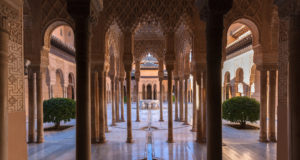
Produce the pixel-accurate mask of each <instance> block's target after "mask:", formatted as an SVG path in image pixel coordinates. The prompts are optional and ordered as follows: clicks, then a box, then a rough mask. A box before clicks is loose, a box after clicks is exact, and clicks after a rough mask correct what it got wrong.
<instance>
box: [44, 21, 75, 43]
mask: <svg viewBox="0 0 300 160" xmlns="http://www.w3.org/2000/svg"><path fill="white" fill-rule="evenodd" d="M60 26H69V27H70V28H71V29H72V31H73V34H74V28H73V27H72V25H71V22H68V21H67V20H65V19H55V20H53V21H51V22H49V23H48V25H46V27H45V29H44V30H43V32H42V33H43V34H42V35H43V44H42V46H44V47H45V48H50V46H51V45H50V40H51V35H52V33H53V31H54V30H55V29H56V28H57V27H60Z"/></svg>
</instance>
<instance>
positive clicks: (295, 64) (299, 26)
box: [289, 10, 300, 160]
mask: <svg viewBox="0 0 300 160" xmlns="http://www.w3.org/2000/svg"><path fill="white" fill-rule="evenodd" d="M290 19H291V20H290V24H289V25H290V33H289V51H290V57H289V62H290V63H289V64H290V66H289V116H290V136H289V142H290V143H291V144H290V153H291V155H290V159H291V160H298V159H300V152H299V150H300V136H299V135H300V125H299V122H300V116H299V115H300V108H299V95H300V84H299V82H300V69H299V61H300V56H299V42H300V14H299V10H298V13H296V14H294V15H292V16H291V17H290Z"/></svg>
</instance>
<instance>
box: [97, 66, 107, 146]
mask: <svg viewBox="0 0 300 160" xmlns="http://www.w3.org/2000/svg"><path fill="white" fill-rule="evenodd" d="M104 78H105V76H104V72H103V71H99V72H98V87H97V89H98V95H99V101H98V102H99V106H98V107H99V116H98V117H99V143H105V142H106V140H105V113H104V112H105V107H104V101H105V98H104V92H105V91H104V86H105V83H104Z"/></svg>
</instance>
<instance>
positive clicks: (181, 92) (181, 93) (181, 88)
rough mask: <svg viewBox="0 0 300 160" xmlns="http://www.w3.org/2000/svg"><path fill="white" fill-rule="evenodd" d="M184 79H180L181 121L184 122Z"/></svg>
mask: <svg viewBox="0 0 300 160" xmlns="http://www.w3.org/2000/svg"><path fill="white" fill-rule="evenodd" d="M182 83H183V82H182V79H179V101H180V115H179V118H180V121H181V122H183V84H182Z"/></svg>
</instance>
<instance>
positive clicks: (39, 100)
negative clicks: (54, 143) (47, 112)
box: [36, 68, 45, 143]
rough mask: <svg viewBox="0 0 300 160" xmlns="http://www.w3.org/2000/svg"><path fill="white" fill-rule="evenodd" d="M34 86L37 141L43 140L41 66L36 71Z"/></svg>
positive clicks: (42, 77) (43, 77)
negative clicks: (35, 91) (35, 92)
mask: <svg viewBox="0 0 300 160" xmlns="http://www.w3.org/2000/svg"><path fill="white" fill-rule="evenodd" d="M36 78H37V79H36V88H37V95H36V98H37V143H42V142H44V126H43V124H44V116H43V114H44V113H43V82H44V81H45V74H44V71H43V69H42V68H41V69H40V71H39V72H37V73H36Z"/></svg>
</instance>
